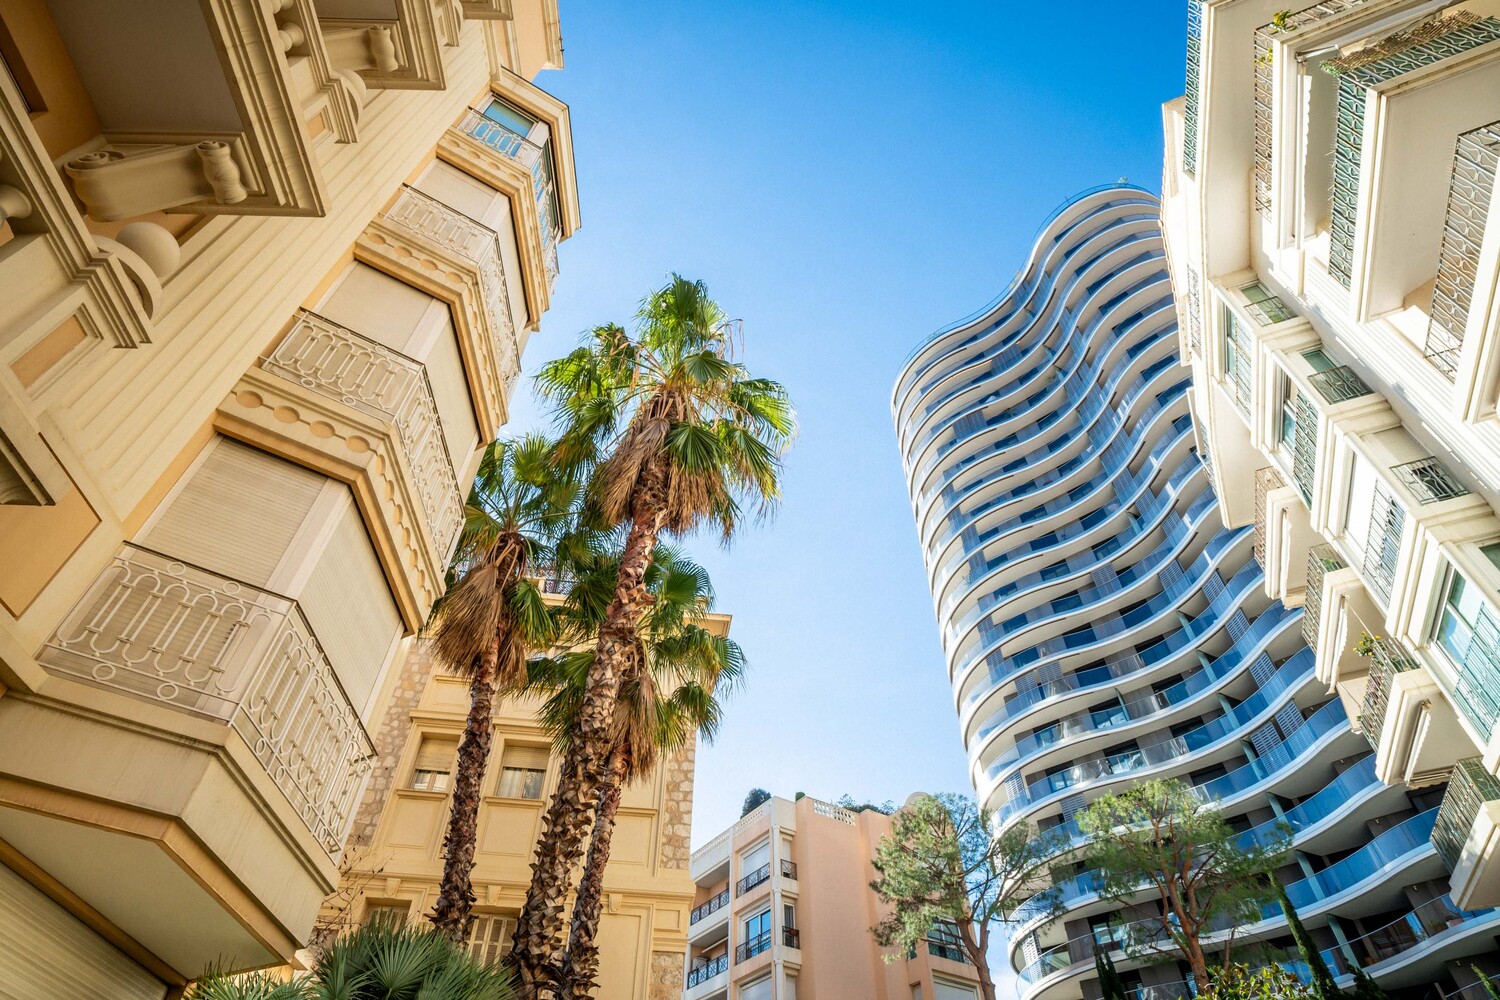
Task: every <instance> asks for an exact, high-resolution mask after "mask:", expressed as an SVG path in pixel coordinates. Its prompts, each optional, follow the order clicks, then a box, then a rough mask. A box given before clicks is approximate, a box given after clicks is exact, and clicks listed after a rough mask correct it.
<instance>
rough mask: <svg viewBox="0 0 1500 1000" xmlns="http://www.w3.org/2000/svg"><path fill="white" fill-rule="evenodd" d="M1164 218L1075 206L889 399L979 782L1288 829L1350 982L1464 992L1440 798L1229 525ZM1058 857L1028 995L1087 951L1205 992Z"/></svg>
mask: <svg viewBox="0 0 1500 1000" xmlns="http://www.w3.org/2000/svg"><path fill="white" fill-rule="evenodd" d="M1159 211H1160V208H1159V204H1158V202H1157V199H1156V198H1155V197H1153V196H1152V195H1150V194H1148V193H1146V192H1144V191H1141V190H1138V189H1135V188H1131V187H1128V186H1124V185H1119V186H1112V187H1106V188H1101V189H1097V190H1094V191H1090V192H1088V193H1086V194H1084V195H1082V196H1080V197H1078V198H1075V199H1073V200H1072V201H1070V202H1068V203H1067V204H1065V205H1064V206H1063V207H1062V208H1060V209H1059V210H1058V211H1056V212H1055V213H1054V214H1053V216H1052V217H1051V218H1050V219H1048V220H1047V222H1046V223H1045V224H1044V225H1043V227H1042V229H1041V230H1040V232H1039V233H1038V235H1037V237H1036V241H1035V245H1034V247H1033V249H1032V252H1031V255H1030V257H1029V259H1028V260H1027V262H1026V264H1025V266H1024V267H1023V268H1022V269H1021V271H1020V272H1019V273H1018V274H1017V276H1016V278H1015V279H1014V281H1013V282H1012V283H1011V285H1010V287H1009V288H1008V289H1007V290H1006V291H1005V293H1004V294H1003V295H1002V296H1001V298H1000V299H999V300H998V301H997V302H996V303H995V304H993V305H991V306H990V307H988V308H986V309H985V310H983V311H982V312H980V313H978V314H976V315H974V316H972V317H970V318H969V319H966V320H964V321H962V322H961V323H959V324H958V325H956V326H954V327H952V328H950V329H947V330H945V331H943V332H941V333H940V334H939V335H937V336H935V337H933V338H931V339H929V340H928V341H927V342H926V343H924V344H923V345H922V346H921V347H920V348H918V350H917V351H916V352H915V353H914V354H913V355H912V357H911V359H910V360H909V362H908V363H907V365H906V367H905V369H904V371H903V372H902V374H901V377H900V379H899V381H898V383H897V386H896V389H895V393H894V397H893V403H892V405H893V412H894V416H895V421H896V428H897V433H898V437H899V444H900V448H901V453H902V458H903V461H904V464H905V468H906V473H907V481H908V486H909V489H910V492H911V497H912V503H913V509H914V513H915V517H916V525H917V531H918V537H919V539H920V542H921V546H922V550H923V553H924V556H925V562H926V566H927V572H928V575H929V582H930V584H931V588H932V593H933V598H934V605H935V609H936V612H937V618H938V625H939V628H940V630H941V633H942V642H943V648H944V651H945V655H946V659H947V669H948V673H949V678H950V681H951V684H952V687H953V694H954V704H955V707H956V709H957V711H958V716H959V722H960V726H961V728H962V731H963V738H964V741H965V745H966V747H967V748H968V754H969V760H970V767H971V771H972V778H973V781H974V785H975V787H976V789H977V790H978V794H979V796H980V798H981V801H982V802H983V804H984V805H986V806H987V807H988V808H990V809H991V810H993V811H994V814H995V816H996V822H997V824H999V825H1001V826H1008V825H1011V824H1017V823H1032V824H1036V825H1037V826H1038V827H1040V828H1042V829H1047V830H1054V831H1057V832H1058V833H1059V834H1060V835H1061V836H1062V837H1064V838H1066V840H1067V842H1068V844H1070V845H1071V846H1072V847H1076V846H1078V845H1079V844H1080V843H1081V838H1080V836H1079V831H1078V827H1077V825H1076V816H1077V814H1078V812H1079V810H1080V809H1082V808H1083V807H1084V806H1086V805H1087V804H1088V803H1089V802H1091V801H1093V800H1094V799H1096V798H1097V797H1099V796H1100V795H1102V794H1105V793H1108V792H1115V791H1120V790H1123V789H1125V788H1128V787H1130V786H1131V785H1132V784H1133V783H1135V782H1137V781H1140V780H1143V779H1147V778H1154V777H1172V778H1179V779H1182V780H1184V781H1187V782H1190V783H1191V784H1192V785H1193V786H1194V787H1195V788H1196V789H1197V791H1198V793H1199V794H1200V796H1201V797H1202V798H1203V799H1204V800H1205V801H1207V802H1213V803H1215V804H1217V806H1218V807H1219V808H1221V809H1222V810H1223V811H1224V812H1225V814H1226V815H1227V816H1228V818H1229V819H1230V820H1231V821H1232V823H1233V825H1234V827H1235V828H1236V830H1237V831H1239V832H1240V833H1241V835H1242V836H1244V837H1246V838H1260V837H1268V836H1273V835H1274V834H1275V831H1277V830H1278V829H1279V824H1281V823H1286V824H1288V825H1289V826H1290V827H1291V829H1292V830H1293V831H1294V836H1295V841H1294V843H1295V851H1294V852H1293V854H1292V855H1291V857H1290V858H1289V860H1288V863H1287V865H1286V866H1285V867H1284V868H1283V869H1282V870H1281V872H1280V877H1281V879H1282V881H1283V882H1284V883H1285V884H1286V886H1287V891H1288V894H1289V895H1290V897H1291V898H1292V900H1293V901H1294V902H1295V903H1296V904H1297V907H1298V910H1299V912H1300V914H1301V916H1302V919H1303V922H1304V923H1305V924H1307V925H1308V927H1309V929H1310V931H1311V933H1312V935H1313V938H1314V940H1315V942H1316V944H1317V946H1318V947H1319V948H1320V949H1324V956H1325V959H1326V960H1327V961H1328V962H1329V964H1330V965H1331V966H1332V967H1333V968H1334V970H1335V972H1336V973H1337V974H1339V975H1341V976H1345V975H1348V974H1349V970H1350V969H1351V968H1352V966H1353V965H1354V964H1355V963H1359V964H1360V965H1362V966H1364V967H1365V968H1366V969H1367V970H1368V971H1370V972H1371V973H1372V974H1373V975H1375V976H1376V978H1377V979H1378V980H1379V981H1380V982H1381V983H1382V985H1384V986H1386V987H1388V988H1389V989H1391V990H1392V991H1399V990H1400V989H1402V988H1405V987H1414V986H1415V985H1416V984H1430V983H1433V982H1438V981H1441V982H1443V983H1444V985H1445V988H1447V989H1450V990H1451V989H1457V988H1458V987H1460V986H1462V985H1465V984H1467V983H1470V982H1472V981H1473V978H1474V977H1473V976H1472V974H1468V975H1467V978H1464V977H1463V976H1462V975H1460V972H1459V964H1458V960H1460V959H1461V960H1462V966H1463V967H1464V968H1466V967H1467V965H1468V963H1469V962H1471V961H1474V960H1475V959H1476V957H1478V960H1479V961H1480V962H1481V963H1482V964H1483V963H1485V962H1492V958H1491V957H1490V953H1492V952H1493V951H1494V941H1493V934H1494V932H1495V929H1496V928H1497V927H1500V916H1497V915H1495V914H1492V913H1488V912H1484V913H1472V912H1467V911H1464V910H1462V909H1460V908H1459V907H1457V906H1456V905H1454V904H1453V903H1452V901H1451V900H1450V899H1449V898H1448V897H1447V895H1446V894H1447V892H1448V881H1447V870H1446V869H1445V868H1444V865H1443V862H1442V860H1441V858H1440V857H1439V856H1438V853H1437V851H1436V850H1435V849H1434V848H1433V846H1432V844H1431V842H1430V840H1429V837H1430V834H1431V831H1432V829H1433V824H1434V820H1435V818H1436V813H1437V808H1436V807H1437V805H1438V803H1439V801H1440V800H1441V797H1442V788H1441V786H1429V787H1425V788H1421V789H1409V788H1407V787H1405V786H1401V787H1392V786H1390V785H1387V784H1385V783H1384V782H1382V781H1380V780H1379V778H1378V777H1377V776H1376V763H1377V762H1376V757H1375V755H1374V754H1372V753H1371V752H1370V747H1369V745H1368V744H1367V743H1366V742H1365V740H1364V739H1363V738H1362V736H1361V735H1360V734H1359V733H1357V732H1356V731H1354V729H1353V728H1352V727H1351V724H1350V720H1349V718H1348V716H1347V715H1346V712H1345V709H1344V706H1343V703H1342V702H1341V701H1340V700H1339V699H1338V698H1336V697H1333V696H1332V695H1331V694H1330V692H1329V689H1328V685H1327V684H1326V683H1323V682H1322V681H1320V680H1319V678H1318V677H1317V676H1315V672H1314V656H1313V653H1312V651H1311V650H1310V649H1309V648H1308V647H1307V645H1306V644H1305V642H1304V640H1303V636H1302V628H1301V622H1302V612H1301V610H1300V609H1295V608H1288V607H1286V606H1284V605H1283V603H1282V602H1281V601H1280V600H1278V599H1275V598H1273V597H1271V596H1269V595H1268V594H1267V593H1266V587H1265V582H1264V573H1263V571H1262V568H1261V565H1262V564H1261V562H1260V561H1259V559H1258V555H1259V553H1258V551H1257V543H1258V536H1257V535H1256V533H1255V532H1254V530H1253V529H1252V528H1250V527H1249V526H1233V527H1226V522H1225V518H1224V517H1223V513H1222V509H1221V508H1222V506H1223V505H1222V504H1221V501H1220V500H1219V499H1218V498H1217V497H1216V496H1215V492H1214V489H1213V483H1212V477H1211V474H1210V469H1209V467H1208V466H1207V465H1206V464H1205V463H1204V462H1203V460H1202V458H1201V455H1200V450H1199V448H1198V445H1197V436H1196V434H1195V428H1194V424H1193V417H1192V415H1191V413H1190V410H1189V397H1190V394H1191V392H1192V381H1191V373H1190V372H1189V371H1187V370H1185V369H1184V368H1183V366H1182V365H1181V363H1180V361H1179V355H1178V329H1177V314H1176V310H1175V308H1174V303H1173V298H1172V293H1171V284H1170V280H1169V277H1168V270H1167V262H1166V258H1165V251H1164V247H1163V240H1162V232H1161V222H1160V216H1159ZM1058 862H1059V870H1060V871H1062V872H1063V874H1064V875H1066V876H1069V877H1067V878H1065V880H1064V881H1062V882H1061V899H1062V904H1063V913H1062V915H1061V916H1060V917H1059V918H1058V919H1056V920H1055V921H1051V922H1047V921H1044V920H1043V919H1042V918H1041V916H1040V915H1039V916H1037V917H1033V918H1028V919H1024V920H1023V921H1022V922H1021V923H1020V925H1019V926H1018V927H1017V928H1016V931H1015V933H1014V934H1013V935H1012V937H1011V940H1010V943H1009V957H1010V959H1011V961H1012V963H1013V964H1014V966H1015V968H1016V970H1017V971H1018V974H1019V977H1020V983H1021V996H1022V998H1023V1000H1040V998H1046V1000H1066V998H1076V997H1080V996H1082V997H1097V996H1098V995H1099V989H1098V985H1097V983H1096V982H1095V978H1094V958H1093V956H1094V952H1095V951H1096V950H1099V949H1105V950H1110V951H1112V952H1114V954H1115V961H1116V962H1117V964H1118V965H1119V967H1120V969H1121V970H1122V972H1123V973H1124V976H1125V978H1126V981H1127V983H1129V984H1130V985H1131V986H1132V987H1133V988H1134V989H1136V990H1137V991H1138V992H1137V995H1138V996H1139V997H1141V998H1148V997H1149V998H1154V1000H1165V998H1176V997H1186V996H1190V995H1192V994H1193V993H1194V992H1195V989H1196V986H1195V984H1193V983H1192V982H1191V978H1190V976H1189V975H1188V970H1187V966H1186V964H1185V963H1170V962H1169V963H1166V964H1162V963H1151V962H1145V961H1142V960H1140V959H1138V958H1132V957H1130V956H1129V955H1127V954H1125V953H1124V952H1122V951H1120V950H1119V949H1118V947H1117V945H1116V943H1115V941H1116V934H1117V931H1115V930H1114V929H1112V928H1111V921H1112V919H1114V918H1116V916H1117V913H1116V912H1115V911H1116V910H1117V909H1118V907H1117V906H1115V905H1113V904H1111V903H1109V902H1106V901H1104V900H1101V899H1100V898H1099V897H1098V895H1097V893H1096V892H1095V889H1094V886H1095V881H1094V878H1093V876H1092V873H1090V872H1089V871H1086V870H1083V868H1084V866H1083V865H1082V864H1081V863H1079V862H1078V861H1077V860H1076V857H1075V855H1074V854H1073V853H1070V852H1065V853H1063V854H1061V855H1059V858H1058ZM1137 905H1138V906H1139V907H1140V909H1139V915H1140V916H1141V917H1146V916H1148V915H1149V913H1150V906H1151V904H1150V902H1149V901H1147V900H1144V899H1143V900H1142V901H1141V902H1140V903H1139V904H1137ZM1434 928H1441V930H1440V931H1439V932H1438V933H1436V934H1433V933H1430V932H1431V931H1432V930H1433V929H1434ZM1247 938H1249V939H1253V940H1254V941H1255V942H1257V948H1256V949H1254V950H1250V949H1247V950H1246V951H1244V952H1243V954H1244V956H1245V957H1246V958H1247V959H1248V960H1252V961H1266V960H1280V961H1284V962H1287V963H1289V964H1292V965H1293V966H1294V967H1296V963H1295V962H1294V961H1293V960H1292V956H1293V955H1294V954H1295V953H1294V951H1293V950H1292V947H1291V946H1292V940H1291V937H1290V935H1289V934H1288V932H1287V928H1286V923H1285V919H1284V917H1283V915H1282V914H1281V911H1280V909H1279V908H1278V907H1276V906H1274V905H1272V906H1271V907H1269V908H1268V909H1267V910H1266V911H1265V913H1264V916H1263V918H1262V919H1261V920H1260V921H1258V922H1257V923H1256V924H1254V925H1252V926H1250V927H1245V928H1240V929H1239V932H1238V938H1237V940H1239V941H1240V942H1241V944H1243V943H1244V942H1245V940H1246V939H1247ZM1491 967H1493V966H1491ZM1304 971H1305V970H1304ZM1346 981H1347V980H1346ZM1422 988H1423V989H1430V987H1428V986H1426V985H1423V986H1422ZM1413 995H1414V996H1415V995H1417V994H1413ZM1422 995H1426V994H1422Z"/></svg>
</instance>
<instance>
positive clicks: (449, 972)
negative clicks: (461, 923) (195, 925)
mask: <svg viewBox="0 0 1500 1000" xmlns="http://www.w3.org/2000/svg"><path fill="white" fill-rule="evenodd" d="M515 996H516V992H515V990H514V988H513V987H512V985H511V980H510V974H509V973H508V972H506V971H505V970H502V969H500V968H498V967H492V966H486V965H482V964H481V963H480V962H479V961H477V960H476V959H474V958H472V957H471V956H470V955H469V953H468V952H466V951H464V950H463V949H462V948H460V947H458V946H457V945H455V944H454V943H453V942H452V941H450V940H448V938H447V937H446V936H444V935H443V934H442V933H441V932H440V931H438V930H437V929H436V928H431V927H429V928H427V929H425V930H423V929H420V928H418V927H415V926H409V925H406V924H402V923H399V922H396V921H391V920H376V921H374V922H372V923H368V924H365V925H364V926H363V927H360V928H357V929H355V930H353V931H351V932H350V933H348V934H346V935H344V936H343V937H341V938H339V939H338V940H336V941H335V942H334V943H333V944H332V945H331V946H329V948H328V949H327V950H326V951H324V952H323V953H322V954H321V955H319V956H318V959H317V961H316V962H315V963H314V965H313V967H312V970H311V971H310V972H309V973H307V974H305V975H296V974H294V975H292V976H290V977H288V976H284V975H280V974H278V973H268V972H250V973H245V974H242V975H224V974H220V973H210V974H209V975H207V976H205V977H204V978H203V979H200V980H198V981H197V982H196V983H194V984H193V985H192V986H189V987H188V989H187V993H186V998H187V1000H389V998H391V997H422V998H424V1000H514V998H515Z"/></svg>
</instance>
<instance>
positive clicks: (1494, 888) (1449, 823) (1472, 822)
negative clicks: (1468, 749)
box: [1432, 757, 1500, 909]
mask: <svg viewBox="0 0 1500 1000" xmlns="http://www.w3.org/2000/svg"><path fill="white" fill-rule="evenodd" d="M1432 842H1433V844H1434V845H1435V846H1436V847H1437V850H1438V854H1440V855H1441V856H1442V858H1443V861H1444V863H1445V864H1447V866H1448V869H1449V870H1450V871H1451V872H1452V873H1453V877H1452V879H1451V885H1452V895H1453V899H1454V901H1455V903H1456V904H1457V905H1459V906H1463V907H1465V908H1469V909H1476V908H1481V907H1489V906H1496V905H1500V855H1497V848H1500V779H1496V777H1495V776H1494V775H1493V774H1491V773H1490V772H1489V771H1487V770H1485V767H1484V764H1483V762H1482V761H1481V759H1480V758H1478V757H1467V758H1465V759H1463V760H1460V761H1458V762H1457V763H1456V764H1455V765H1454V767H1453V773H1452V774H1451V775H1450V776H1449V778H1448V791H1447V793H1446V794H1445V795H1444V796H1443V803H1442V805H1441V806H1440V807H1439V808H1438V819H1437V825H1436V826H1435V827H1434V828H1433V832H1432Z"/></svg>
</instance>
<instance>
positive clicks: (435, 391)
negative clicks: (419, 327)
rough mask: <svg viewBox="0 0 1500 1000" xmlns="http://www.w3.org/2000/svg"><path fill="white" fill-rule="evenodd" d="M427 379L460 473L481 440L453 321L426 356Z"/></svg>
mask: <svg viewBox="0 0 1500 1000" xmlns="http://www.w3.org/2000/svg"><path fill="white" fill-rule="evenodd" d="M425 364H426V366H427V380H428V382H429V383H431V385H432V395H433V398H434V399H435V400H436V401H437V409H438V416H439V417H440V418H441V419H442V421H443V438H444V440H445V442H446V443H447V446H448V457H449V460H450V461H452V463H453V468H454V469H455V470H457V474H458V475H459V476H462V475H463V472H462V470H463V467H464V464H465V463H466V462H468V460H469V456H470V455H471V454H473V451H474V448H475V446H476V445H477V444H478V442H479V425H478V424H477V423H475V420H474V404H473V402H472V401H471V398H470V396H469V380H468V379H467V378H466V377H465V376H464V363H463V358H462V357H460V355H459V353H458V340H457V338H456V336H455V335H454V333H453V324H452V322H445V323H444V324H443V328H442V329H441V330H439V331H438V334H437V339H436V340H435V341H434V342H433V345H432V349H431V350H430V351H428V353H427V358H426V360H425Z"/></svg>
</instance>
